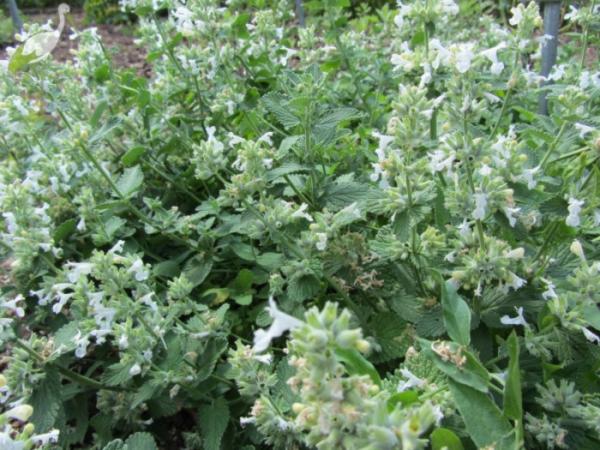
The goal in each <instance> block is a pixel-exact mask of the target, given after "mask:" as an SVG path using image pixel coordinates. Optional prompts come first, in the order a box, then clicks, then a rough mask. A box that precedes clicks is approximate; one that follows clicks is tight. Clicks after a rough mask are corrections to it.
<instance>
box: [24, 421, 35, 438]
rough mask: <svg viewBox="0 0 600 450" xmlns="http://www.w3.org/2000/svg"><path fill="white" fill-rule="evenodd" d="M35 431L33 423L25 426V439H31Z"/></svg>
mask: <svg viewBox="0 0 600 450" xmlns="http://www.w3.org/2000/svg"><path fill="white" fill-rule="evenodd" d="M34 430H35V426H34V425H33V424H32V423H28V424H27V425H25V427H23V435H24V437H29V436H31V435H32V434H33V432H34Z"/></svg>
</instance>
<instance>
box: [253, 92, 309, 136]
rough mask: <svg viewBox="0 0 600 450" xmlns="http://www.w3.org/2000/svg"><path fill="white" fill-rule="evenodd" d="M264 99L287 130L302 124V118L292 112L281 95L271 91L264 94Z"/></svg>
mask: <svg viewBox="0 0 600 450" xmlns="http://www.w3.org/2000/svg"><path fill="white" fill-rule="evenodd" d="M262 101H263V103H264V105H265V106H266V108H267V109H268V110H269V111H270V112H271V113H272V114H273V115H274V116H275V118H276V119H277V120H278V121H279V123H281V125H283V127H284V128H285V129H286V130H288V129H290V128H293V127H295V126H296V125H300V119H298V117H296V116H295V115H294V114H293V113H292V112H291V110H290V108H289V107H288V106H287V105H284V104H283V103H284V100H283V98H281V97H280V96H279V95H277V94H275V93H269V94H267V95H265V96H263V98H262Z"/></svg>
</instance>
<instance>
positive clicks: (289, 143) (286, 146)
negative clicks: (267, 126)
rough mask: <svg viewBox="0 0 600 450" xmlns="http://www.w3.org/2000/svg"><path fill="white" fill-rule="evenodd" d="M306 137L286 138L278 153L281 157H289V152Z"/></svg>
mask: <svg viewBox="0 0 600 450" xmlns="http://www.w3.org/2000/svg"><path fill="white" fill-rule="evenodd" d="M303 137H304V136H302V135H299V136H298V135H296V136H287V137H285V138H284V139H283V140H282V141H281V144H279V149H278V150H277V153H278V154H279V156H285V155H287V153H288V152H289V150H290V149H291V148H292V147H293V146H294V145H296V142H298V141H299V140H300V139H302V138H303Z"/></svg>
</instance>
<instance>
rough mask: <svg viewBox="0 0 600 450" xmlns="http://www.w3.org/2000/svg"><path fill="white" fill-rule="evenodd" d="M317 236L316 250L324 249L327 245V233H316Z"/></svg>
mask: <svg viewBox="0 0 600 450" xmlns="http://www.w3.org/2000/svg"><path fill="white" fill-rule="evenodd" d="M316 236H317V239H318V241H317V244H316V247H317V250H320V251H324V250H325V248H326V247H327V233H316Z"/></svg>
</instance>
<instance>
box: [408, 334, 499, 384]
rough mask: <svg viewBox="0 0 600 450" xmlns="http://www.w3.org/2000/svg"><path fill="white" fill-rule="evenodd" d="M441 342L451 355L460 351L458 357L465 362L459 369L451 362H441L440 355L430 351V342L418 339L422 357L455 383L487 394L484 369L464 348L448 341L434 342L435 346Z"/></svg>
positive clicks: (488, 377) (486, 372)
mask: <svg viewBox="0 0 600 450" xmlns="http://www.w3.org/2000/svg"><path fill="white" fill-rule="evenodd" d="M442 342H443V343H445V344H446V345H447V346H448V349H449V351H450V352H451V353H452V354H453V355H458V354H459V351H460V355H461V356H464V357H465V362H464V364H462V365H461V367H459V366H457V365H456V363H454V362H453V361H445V360H443V359H442V358H441V357H440V355H438V354H437V353H436V352H434V351H433V350H432V348H431V346H432V342H431V341H427V340H425V339H419V343H420V346H421V351H422V353H423V355H425V356H427V357H428V358H429V359H431V360H432V361H433V362H434V363H435V365H436V367H437V368H438V369H439V370H441V371H442V372H444V373H445V374H446V375H448V376H449V377H450V378H451V379H452V380H454V381H455V382H457V383H461V384H464V385H466V386H470V387H471V388H473V389H475V390H477V391H480V392H482V393H487V392H488V383H489V379H490V375H489V373H488V371H487V370H486V369H485V367H483V365H482V364H481V363H480V362H479V361H478V360H477V358H475V356H473V354H471V353H470V352H469V351H468V350H466V349H465V348H464V347H461V346H460V345H458V344H456V343H454V342H449V341H446V342H444V341H436V344H437V345H441V343H442Z"/></svg>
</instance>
